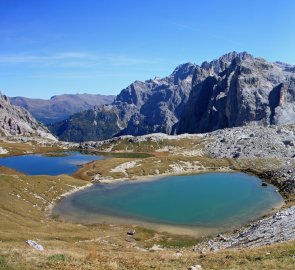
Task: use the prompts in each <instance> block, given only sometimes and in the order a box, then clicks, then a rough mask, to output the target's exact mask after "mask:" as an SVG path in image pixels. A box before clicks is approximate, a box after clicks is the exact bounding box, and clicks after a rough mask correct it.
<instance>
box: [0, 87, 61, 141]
mask: <svg viewBox="0 0 295 270" xmlns="http://www.w3.org/2000/svg"><path fill="white" fill-rule="evenodd" d="M0 133H1V135H2V136H3V135H4V136H28V137H34V136H36V137H41V138H45V139H50V140H56V138H55V137H54V136H53V135H52V134H50V133H49V131H48V129H47V128H45V127H44V126H43V125H42V124H40V123H39V122H38V121H36V119H35V118H34V117H33V116H32V115H31V114H30V113H29V112H28V111H26V110H25V109H23V108H21V107H17V106H13V105H11V104H10V102H9V99H8V98H7V97H6V96H5V95H2V93H1V92H0Z"/></svg>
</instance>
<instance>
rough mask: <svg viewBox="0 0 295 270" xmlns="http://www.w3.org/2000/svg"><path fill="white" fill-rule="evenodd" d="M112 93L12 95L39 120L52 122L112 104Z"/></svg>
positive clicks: (12, 100)
mask: <svg viewBox="0 0 295 270" xmlns="http://www.w3.org/2000/svg"><path fill="white" fill-rule="evenodd" d="M114 98H115V96H112V95H109V96H107V95H92V94H75V95H71V94H64V95H57V96H53V97H51V98H50V99H48V100H46V99H31V98H26V97H10V98H9V99H10V102H11V104H13V105H17V106H21V107H23V108H25V109H26V110H28V111H29V112H30V113H31V114H32V115H33V116H34V117H35V118H36V119H37V120H38V121H40V122H42V123H44V124H51V123H55V122H59V121H62V120H65V119H67V118H68V117H70V116H71V115H73V114H75V113H77V112H82V111H85V110H89V109H92V108H93V107H94V106H96V105H103V104H110V103H112V102H113V101H114Z"/></svg>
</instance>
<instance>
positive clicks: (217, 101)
mask: <svg viewBox="0 0 295 270" xmlns="http://www.w3.org/2000/svg"><path fill="white" fill-rule="evenodd" d="M294 101H295V66H293V65H289V64H285V63H281V62H275V63H272V62H268V61H266V60H264V59H262V58H256V57H254V56H252V55H250V54H248V53H247V52H242V53H237V52H231V53H228V54H225V55H223V56H221V57H220V58H218V59H216V60H213V61H211V62H204V63H202V64H201V65H200V66H198V65H195V64H191V63H186V64H183V65H180V66H178V67H177V68H176V69H175V70H174V71H173V72H172V74H171V75H169V76H167V77H164V78H157V77H156V78H154V79H150V80H147V81H144V82H142V81H135V82H134V83H132V84H130V85H129V86H128V87H127V88H125V89H123V90H122V91H121V92H120V94H119V95H118V96H117V97H116V98H115V99H114V101H113V102H112V103H111V104H109V105H97V106H95V107H94V108H93V109H88V110H85V111H82V112H78V113H76V114H74V115H72V116H70V117H69V118H67V119H65V120H63V121H60V122H57V123H54V124H51V125H49V126H48V127H49V129H50V130H51V131H52V132H53V134H55V135H56V136H58V137H59V138H60V139H61V140H65V141H75V142H80V141H89V140H103V139H109V138H112V137H114V136H118V135H127V134H130V135H144V134H149V133H154V132H163V133H167V134H181V133H203V132H209V131H213V130H217V129H221V128H230V127H236V126H244V125H249V124H254V125H260V126H269V125H282V124H290V123H295V102H294ZM51 109H52V110H53V111H54V110H55V107H52V108H51ZM30 110H31V111H32V109H30ZM39 119H40V118H39Z"/></svg>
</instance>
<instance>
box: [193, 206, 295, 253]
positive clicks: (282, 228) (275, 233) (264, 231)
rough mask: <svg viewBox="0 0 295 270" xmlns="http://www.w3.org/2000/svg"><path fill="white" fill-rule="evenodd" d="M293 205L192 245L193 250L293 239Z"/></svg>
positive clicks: (260, 244)
mask: <svg viewBox="0 0 295 270" xmlns="http://www.w3.org/2000/svg"><path fill="white" fill-rule="evenodd" d="M294 228H295V206H291V207H289V208H287V209H283V210H280V211H278V212H277V213H275V214H273V215H271V216H270V217H267V218H264V219H261V220H259V221H257V222H254V223H252V224H250V225H249V226H248V227H247V228H244V229H240V230H238V231H237V232H235V233H233V234H226V235H221V234H219V235H218V236H217V237H215V238H213V239H211V240H209V241H208V242H206V243H202V244H199V245H197V246H195V247H194V250H195V251H200V252H206V251H217V250H220V249H227V248H249V247H260V246H265V245H270V244H274V243H279V242H284V241H289V240H293V239H295V229H294Z"/></svg>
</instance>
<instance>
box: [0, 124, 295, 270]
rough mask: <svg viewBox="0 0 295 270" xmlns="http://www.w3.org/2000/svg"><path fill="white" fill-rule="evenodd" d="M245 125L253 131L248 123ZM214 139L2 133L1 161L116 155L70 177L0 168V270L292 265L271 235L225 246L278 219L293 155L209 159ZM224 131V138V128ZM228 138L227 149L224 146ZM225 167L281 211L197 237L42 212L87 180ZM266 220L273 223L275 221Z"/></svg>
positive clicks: (293, 251) (292, 253) (293, 253)
mask: <svg viewBox="0 0 295 270" xmlns="http://www.w3.org/2000/svg"><path fill="white" fill-rule="evenodd" d="M245 129H246V128H245ZM248 129H250V131H251V132H252V133H253V130H252V129H251V128H248ZM254 129H255V128H254ZM286 129H287V130H288V129H293V127H286ZM233 130H234V131H233V132H236V131H237V130H238V129H233ZM246 131H247V130H246ZM225 132H227V131H225ZM243 134H244V135H243V136H244V137H245V134H247V132H245V130H243ZM219 135H220V134H217V135H216V134H213V135H212V136H211V135H208V136H207V135H179V136H168V135H162V134H155V135H153V134H152V135H147V136H142V137H132V136H124V137H121V138H114V139H110V140H107V141H103V142H87V143H82V144H80V145H79V144H73V143H62V142H54V141H52V142H51V141H49V140H48V141H47V140H41V139H39V140H36V139H34V138H15V139H14V140H13V139H12V138H9V139H8V138H3V137H2V139H1V141H0V149H1V152H2V154H1V156H2V157H7V156H14V155H24V154H48V153H50V155H53V154H52V153H56V155H62V153H63V152H65V151H75V150H83V151H91V152H97V153H106V154H107V153H116V155H117V156H116V157H111V158H107V159H104V160H97V161H92V162H90V163H87V164H85V165H83V166H81V167H80V168H79V169H78V170H77V171H76V172H75V173H74V174H73V175H58V176H45V175H42V176H28V175H25V174H23V173H20V172H17V171H14V170H12V169H9V168H6V167H0V174H1V176H0V178H1V189H0V194H1V196H0V217H1V218H0V228H1V231H0V269H7V270H8V269H189V268H190V267H191V266H193V265H201V267H202V269H294V266H295V241H294V240H291V239H285V240H289V241H283V240H284V239H282V238H277V239H276V238H275V240H274V243H273V242H267V241H266V243H264V242H263V241H262V242H259V241H258V242H257V239H256V240H253V239H252V240H253V241H252V243H253V245H251V244H249V243H250V242H251V241H250V242H249V241H248V242H245V239H243V241H244V242H241V244H240V245H239V244H236V243H235V245H233V246H230V245H229V244H228V242H230V239H231V238H232V239H233V238H234V237H235V234H236V235H239V237H244V236H245V235H246V234H245V232H249V230H251V229H253V230H255V228H257V227H259V224H263V220H265V222H266V221H269V219H271V220H273V219H274V217H276V215H277V217H278V218H277V219H278V221H281V220H282V219H283V218H284V217H285V216H288V215H287V214H280V213H285V212H284V211H294V210H293V208H292V206H293V205H294V204H295V203H294V202H295V196H294V193H293V189H292V188H293V186H292V185H293V182H290V180H289V178H288V177H289V176H290V177H291V178H292V176H293V172H292V171H291V169H289V167H290V168H292V167H293V166H294V163H292V162H293V161H292V160H291V159H289V158H285V157H279V156H272V155H262V156H260V157H257V156H256V157H249V156H247V155H245V156H241V157H238V158H237V157H236V156H234V157H231V156H230V155H228V156H225V157H216V155H215V156H214V154H212V153H208V148H210V146H212V144H214V143H215V144H216V140H215V138H218V140H219V139H220V138H219V137H218V136H219ZM224 136H225V137H226V138H227V139H229V138H230V137H229V136H228V134H224ZM257 136H258V135H257ZM280 136H281V135H280ZM234 137H236V136H234ZM254 137H256V136H254ZM249 138H252V137H251V136H249ZM258 139H259V138H258ZM273 143H275V140H273ZM229 144H231V145H232V147H233V148H234V145H233V143H232V142H229ZM214 147H215V148H217V147H218V146H216V145H215V146H214ZM262 148H263V146H262ZM209 152H210V151H209ZM220 152H221V151H220ZM134 154H135V155H134ZM231 154H232V153H231ZM234 155H235V154H234ZM286 160H288V161H286ZM290 160H291V161H290ZM288 162H289V163H288ZM290 162H291V163H290ZM286 163H288V166H287V167H286V166H285V164H286ZM234 171H240V172H246V173H250V174H254V175H256V176H258V177H260V178H262V179H263V180H264V181H265V182H266V183H270V184H273V185H275V186H276V187H277V188H278V191H279V192H280V194H281V195H282V196H283V197H284V200H285V205H284V206H283V207H282V209H281V210H279V209H274V211H275V212H278V213H277V214H274V213H270V214H269V215H267V216H265V217H263V219H262V220H260V221H253V222H252V223H251V224H249V225H247V226H245V227H241V228H237V229H236V230H235V231H234V232H225V233H224V234H223V235H210V236H206V237H201V238H194V237H192V236H188V235H181V234H171V233H166V232H161V231H154V230H151V229H147V228H144V227H140V226H136V225H132V224H126V225H122V224H115V223H114V224H107V223H102V224H94V225H82V224H74V223H69V222H61V221H60V220H59V217H58V216H54V215H52V214H51V209H52V207H53V205H54V204H55V203H56V202H57V201H58V200H59V199H61V198H62V197H63V196H67V195H68V194H70V193H72V192H75V191H77V190H80V189H83V188H85V187H88V186H89V185H90V184H91V183H92V182H100V183H114V182H119V181H125V180H133V181H136V180H137V179H143V178H146V179H150V178H152V177H162V176H167V175H181V174H198V173H208V172H234ZM287 178H288V179H287ZM286 179H287V180H286ZM288 181H289V182H290V183H289V182H288ZM274 220H275V221H276V219H274ZM266 224H269V223H266ZM271 224H274V226H276V224H275V223H274V222H273V223H271ZM283 225H285V224H283ZM291 225H292V223H291ZM291 225H290V226H291ZM293 228H294V226H293ZM130 229H135V231H136V233H135V234H134V235H132V236H128V235H127V234H126V232H127V231H128V230H130ZM293 231H294V229H293ZM294 234H295V233H293V234H292V235H291V236H292V237H294ZM262 238H263V237H262ZM271 238H273V236H268V237H265V239H266V240H267V239H271ZM294 238H295V237H294ZM294 238H293V239H294ZM28 239H33V240H35V241H37V242H38V243H39V244H41V245H42V246H44V251H42V252H40V251H37V250H35V249H33V248H32V247H30V246H29V245H27V244H26V241H27V240H28ZM235 239H237V238H235ZM276 242H277V243H276Z"/></svg>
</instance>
